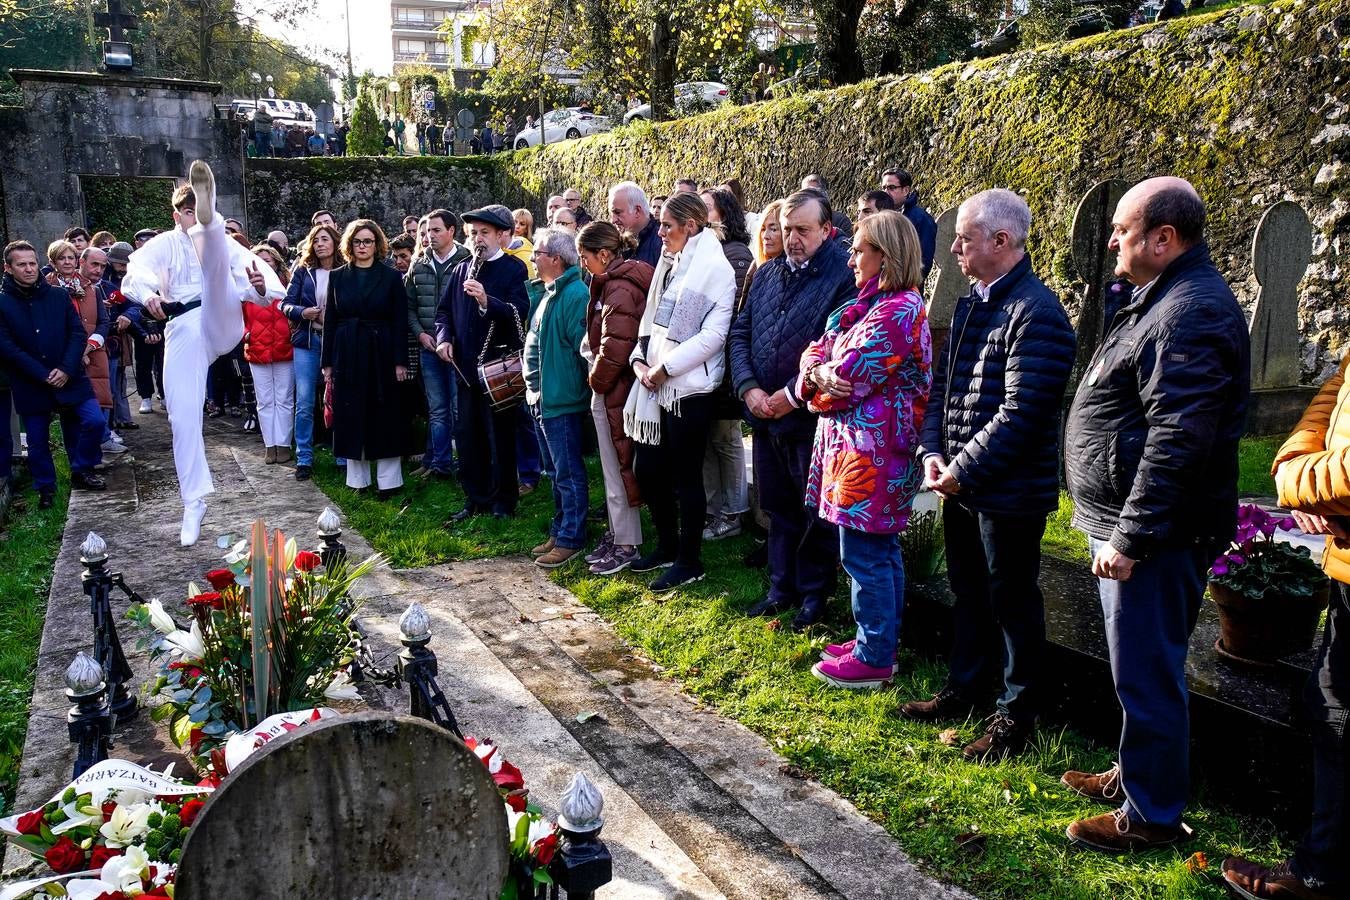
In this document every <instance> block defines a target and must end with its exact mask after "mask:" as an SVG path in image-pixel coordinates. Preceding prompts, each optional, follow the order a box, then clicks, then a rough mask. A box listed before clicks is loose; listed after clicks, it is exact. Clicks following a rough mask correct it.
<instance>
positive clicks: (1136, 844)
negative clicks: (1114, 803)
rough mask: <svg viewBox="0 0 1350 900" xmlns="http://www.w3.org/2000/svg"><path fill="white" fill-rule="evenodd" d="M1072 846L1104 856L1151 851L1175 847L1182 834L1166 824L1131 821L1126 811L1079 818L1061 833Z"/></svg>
mask: <svg viewBox="0 0 1350 900" xmlns="http://www.w3.org/2000/svg"><path fill="white" fill-rule="evenodd" d="M1064 833H1065V834H1067V835H1068V836H1069V840H1071V841H1073V842H1074V843H1075V844H1081V845H1083V846H1085V847H1090V848H1091V849H1093V850H1104V851H1106V852H1107V853H1128V852H1131V851H1133V850H1152V849H1154V848H1156V847H1166V846H1169V845H1171V844H1175V843H1176V842H1177V841H1178V840H1180V839H1181V838H1182V836H1183V835H1184V834H1185V832H1184V831H1183V830H1182V829H1181V828H1173V827H1171V826H1169V825H1150V824H1149V823H1148V822H1134V821H1131V820H1130V817H1129V816H1127V815H1125V810H1123V809H1117V810H1115V811H1113V812H1109V813H1102V814H1101V815H1100V816H1093V817H1092V818H1090V819H1079V820H1078V821H1077V822H1074V823H1073V824H1072V825H1070V826H1069V827H1068V828H1067V829H1065V831H1064Z"/></svg>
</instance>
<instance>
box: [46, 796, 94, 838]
mask: <svg viewBox="0 0 1350 900" xmlns="http://www.w3.org/2000/svg"><path fill="white" fill-rule="evenodd" d="M91 808H92V807H91ZM61 811H62V812H64V813H65V814H66V820H65V821H64V822H62V823H61V824H59V825H53V826H52V834H65V833H66V832H67V831H74V830H75V829H76V828H82V827H83V826H85V825H93V824H94V823H96V822H102V821H103V810H102V809H94V811H93V812H85V811H83V810H81V809H80V807H79V806H78V805H77V804H74V803H67V804H65V805H64V806H62V807H61Z"/></svg>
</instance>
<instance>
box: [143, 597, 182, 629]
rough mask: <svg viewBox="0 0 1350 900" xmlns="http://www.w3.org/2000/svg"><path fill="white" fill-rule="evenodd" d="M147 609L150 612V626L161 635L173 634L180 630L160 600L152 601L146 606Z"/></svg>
mask: <svg viewBox="0 0 1350 900" xmlns="http://www.w3.org/2000/svg"><path fill="white" fill-rule="evenodd" d="M145 608H146V609H147V610H148V611H149V612H150V624H151V625H153V626H155V630H156V631H158V632H159V633H160V634H173V633H174V632H175V631H177V630H178V626H177V625H176V624H175V623H174V621H173V616H171V615H169V613H168V611H167V610H165V609H164V604H163V603H160V602H159V601H158V600H151V601H150V602H149V603H147V604H145Z"/></svg>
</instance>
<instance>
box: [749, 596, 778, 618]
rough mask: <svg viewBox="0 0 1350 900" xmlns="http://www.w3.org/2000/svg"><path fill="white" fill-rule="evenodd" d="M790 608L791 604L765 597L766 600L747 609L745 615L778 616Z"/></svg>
mask: <svg viewBox="0 0 1350 900" xmlns="http://www.w3.org/2000/svg"><path fill="white" fill-rule="evenodd" d="M788 608H789V604H787V603H784V602H783V601H781V600H775V599H774V598H772V597H765V598H764V599H762V600H759V601H758V602H756V603H755V605H754V606H752V607H750V608H749V609H747V610H746V611H745V614H746V615H747V616H772V615H777V614H778V613H780V612H782V611H783V610H785V609H788Z"/></svg>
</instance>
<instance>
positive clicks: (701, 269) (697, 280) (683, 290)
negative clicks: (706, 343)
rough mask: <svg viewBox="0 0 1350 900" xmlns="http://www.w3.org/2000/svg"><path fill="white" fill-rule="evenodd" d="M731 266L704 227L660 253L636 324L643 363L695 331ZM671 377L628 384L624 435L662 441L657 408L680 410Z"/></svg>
mask: <svg viewBox="0 0 1350 900" xmlns="http://www.w3.org/2000/svg"><path fill="white" fill-rule="evenodd" d="M730 270H731V265H730V264H729V263H728V262H727V260H726V256H725V255H724V254H723V252H722V245H721V243H720V242H719V241H718V240H717V235H716V234H715V233H714V232H712V231H711V230H709V229H707V228H705V229H703V230H702V231H700V232H699V233H698V234H696V235H694V236H693V237H691V238H690V239H689V241H688V243H686V244H685V245H684V249H683V250H681V251H680V252H679V253H677V254H675V256H674V257H670V256H666V255H664V254H663V255H662V256H661V260H660V261H659V262H658V263H657V265H656V272H655V274H654V275H653V276H652V284H651V287H650V288H648V290H647V307H646V309H645V310H643V313H642V322H641V323H640V324H639V325H638V341H639V344H638V346H639V347H641V346H642V344H641V342H642V340H643V338H646V339H647V349H646V360H645V361H646V363H647V365H648V366H650V367H651V368H653V369H659V368H660V367H661V364H662V363H663V362H665V359H666V356H667V355H669V354H670V352H671V351H672V350H674V349H675V348H676V347H678V346H679V345H680V344H681V343H683V342H684V341H687V340H689V339H690V338H692V337H693V336H694V335H696V334H698V332H699V331H700V329H702V327H703V320H704V319H706V318H707V316H708V313H709V312H711V311H712V308H713V306H714V304H715V298H716V296H717V295H718V291H719V289H720V288H722V287H724V286H725V285H724V282H725V281H726V280H727V278H728V276H729V274H730ZM731 277H734V276H731ZM639 352H640V351H639ZM676 380H677V379H675V378H669V379H667V380H666V382H665V383H664V384H662V385H661V387H660V388H659V389H658V390H657V391H655V392H653V391H651V390H648V389H647V387H646V386H644V385H643V384H642V382H641V381H639V382H637V383H635V384H634V385H633V390H632V391H630V392H629V394H628V402H627V403H626V404H625V405H624V410H623V430H624V432H625V433H626V434H627V435H628V436H629V437H631V438H632V439H633V440H635V441H637V442H638V443H642V444H659V443H661V410H662V409H665V410H668V411H670V412H671V413H673V414H675V415H679V414H680V398H681V397H683V396H684V394H685V393H686V391H685V390H683V389H682V388H680V387H679V386H678V385H676V383H675V382H676Z"/></svg>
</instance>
